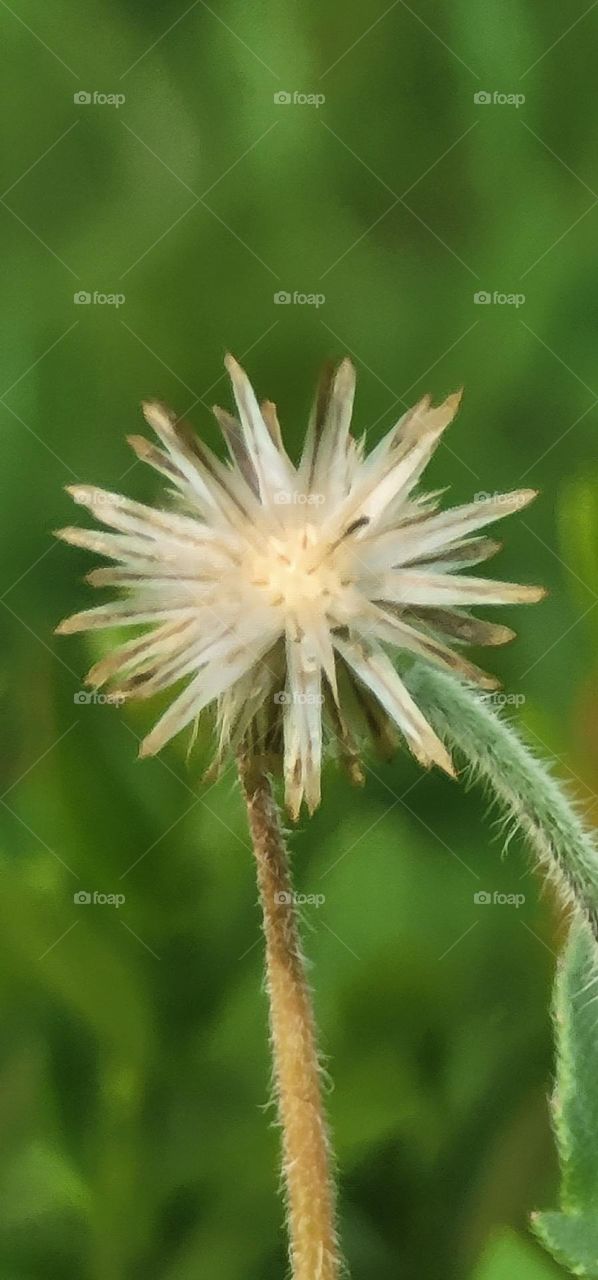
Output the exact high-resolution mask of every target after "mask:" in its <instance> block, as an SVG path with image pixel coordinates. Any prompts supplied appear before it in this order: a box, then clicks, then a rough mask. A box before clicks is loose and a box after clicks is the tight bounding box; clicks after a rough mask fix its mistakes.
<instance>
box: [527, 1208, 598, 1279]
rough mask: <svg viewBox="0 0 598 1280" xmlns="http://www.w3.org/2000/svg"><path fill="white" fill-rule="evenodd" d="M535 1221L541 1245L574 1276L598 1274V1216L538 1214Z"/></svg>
mask: <svg viewBox="0 0 598 1280" xmlns="http://www.w3.org/2000/svg"><path fill="white" fill-rule="evenodd" d="M532 1224H533V1227H534V1230H535V1232H536V1234H537V1236H538V1238H539V1239H540V1240H541V1241H542V1244H543V1245H545V1246H546V1248H547V1249H548V1250H549V1251H550V1253H551V1254H552V1255H553V1257H554V1258H556V1259H557V1261H558V1262H562V1263H563V1264H564V1266H566V1267H568V1268H569V1270H570V1271H572V1272H573V1275H574V1276H586V1277H588V1278H589V1280H593V1278H594V1277H595V1276H598V1219H596V1218H594V1219H593V1220H592V1219H590V1218H589V1217H587V1216H584V1215H583V1214H567V1213H538V1214H534V1216H533V1218H532Z"/></svg>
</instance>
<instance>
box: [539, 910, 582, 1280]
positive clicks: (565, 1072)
mask: <svg viewBox="0 0 598 1280" xmlns="http://www.w3.org/2000/svg"><path fill="white" fill-rule="evenodd" d="M597 998H598V949H597V947H596V942H595V940H594V939H593V937H592V934H591V932H590V930H589V928H588V927H587V925H586V924H583V923H581V922H579V921H576V922H575V924H574V926H573V928H572V930H571V935H570V938H569V942H568V944H567V948H566V951H565V955H564V959H563V961H562V963H561V964H560V966H559V971H558V974H557V980H556V984H555V1000H554V1020H555V1027H556V1040H557V1083H556V1088H555V1092H554V1096H553V1099H552V1113H553V1123H554V1130H555V1136H556V1141H557V1146H558V1150H559V1157H560V1166H561V1212H560V1213H541V1214H536V1215H534V1218H533V1219H532V1222H533V1226H534V1230H535V1231H536V1233H537V1235H538V1236H539V1238H540V1240H541V1241H542V1243H543V1244H544V1245H545V1246H546V1248H547V1249H549V1250H550V1252H551V1253H552V1254H553V1255H554V1257H555V1258H557V1259H558V1260H559V1261H560V1262H564V1263H565V1265H566V1266H568V1267H569V1268H570V1270H571V1271H572V1272H573V1274H574V1275H577V1276H587V1277H593V1278H594V1280H598V1144H597V1142H596V1133H597V1132H598V1072H597V1069H596V1067H597V1062H598V1006H597V1004H596V1001H597Z"/></svg>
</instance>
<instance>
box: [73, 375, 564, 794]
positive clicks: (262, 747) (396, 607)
mask: <svg viewBox="0 0 598 1280" xmlns="http://www.w3.org/2000/svg"><path fill="white" fill-rule="evenodd" d="M226 367H227V369H228V372H229V374H230V377H231V379H232V385H233V391H234V396H235V400H236V404H237V412H238V418H234V417H232V416H231V415H230V414H228V413H227V412H225V411H224V410H222V409H218V408H217V409H215V413H216V416H217V418H218V421H219V423H220V426H221V428H222V431H223V433H224V436H225V439H226V443H227V446H228V449H229V452H230V462H229V463H225V462H222V461H221V460H220V459H219V458H217V457H216V456H215V455H214V454H213V453H212V451H211V450H210V449H209V448H208V447H207V446H206V445H205V444H204V443H203V442H202V441H201V440H200V439H198V437H197V436H196V434H195V433H194V431H193V430H192V429H191V428H190V427H189V425H188V424H186V423H184V422H181V421H179V420H177V417H176V415H175V414H174V413H172V412H171V411H170V410H169V409H167V408H165V407H164V406H163V405H161V404H158V403H155V402H151V403H148V404H145V405H144V413H145V417H146V419H147V421H148V423H149V424H150V425H151V426H152V427H153V429H154V431H155V432H156V435H157V436H158V437H159V440H160V441H161V444H162V446H163V447H162V448H158V447H156V446H155V445H153V444H151V443H150V442H148V441H147V440H145V439H144V438H141V437H138V436H133V437H131V438H130V443H131V445H132V447H133V449H134V450H135V453H136V454H137V456H138V458H140V459H142V460H143V461H144V462H148V463H149V464H150V466H152V467H154V468H155V469H156V470H157V471H159V472H160V473H161V475H163V476H165V477H166V479H167V480H168V482H169V486H170V490H169V492H170V495H171V497H174V499H175V501H174V503H171V508H169V509H164V508H154V507H149V506H144V505H142V504H140V503H138V502H133V501H130V500H129V499H127V498H123V497H120V496H119V495H117V494H111V493H106V492H104V491H102V490H100V489H96V488H93V487H91V486H86V485H73V486H69V492H70V493H71V494H72V496H73V497H74V499H75V501H76V502H78V503H82V504H84V505H87V506H89V507H90V508H91V509H92V511H93V513H94V515H95V516H96V518H97V519H98V520H99V522H100V523H101V524H103V525H106V526H108V528H109V529H111V530H116V532H110V533H104V532H94V531H91V530H87V529H64V530H62V532H61V534H60V536H61V537H62V538H64V539H65V540H66V541H67V542H71V543H74V544H75V545H76V546H80V547H85V548H87V549H88V550H90V551H96V552H98V553H99V554H100V555H103V556H106V557H107V558H108V559H110V560H113V561H115V562H116V565H115V566H114V567H109V568H102V569H95V570H93V572H92V573H91V574H90V575H89V581H90V582H92V583H93V585H94V586H101V587H104V586H107V587H117V588H122V589H123V590H124V592H125V596H124V598H122V599H118V600H116V601H115V602H113V603H109V604H102V605H100V606H99V608H95V609H88V610H86V611H85V612H83V613H77V614H75V615H74V617H72V618H69V619H68V620H67V621H65V622H63V623H61V625H60V626H59V628H58V630H59V631H60V632H63V633H68V632H74V631H85V630H89V629H97V628H104V627H123V626H133V627H138V626H142V627H150V630H149V631H147V632H146V633H145V634H142V635H139V636H137V637H136V638H135V639H133V640H130V641H129V642H128V643H125V644H121V645H119V647H117V648H116V649H114V651H113V652H112V653H110V654H109V656H108V657H106V658H104V659H103V660H102V661H100V662H99V663H98V664H97V665H96V666H95V667H94V668H93V669H92V671H90V673H89V676H88V682H89V684H90V685H92V686H94V687H95V688H98V687H100V686H101V685H103V684H104V683H105V682H106V681H107V680H114V679H115V678H116V679H117V692H118V693H119V694H120V695H123V696H126V697H138V698H147V697H149V696H150V695H152V694H154V693H157V692H158V691H159V690H163V689H166V688H168V687H169V686H171V685H174V684H176V683H178V681H180V680H183V679H184V678H187V680H188V683H187V684H186V686H185V687H184V688H183V690H182V692H178V694H177V696H176V697H175V698H174V701H173V702H172V703H171V705H170V706H169V708H168V710H167V711H166V712H165V714H164V715H163V716H162V718H161V719H160V720H159V721H158V723H157V724H156V726H155V728H154V729H153V730H152V732H151V733H150V734H149V735H148V737H147V738H146V739H145V740H144V742H143V743H142V746H141V754H142V755H152V754H154V753H155V752H157V751H159V750H160V748H161V747H163V746H164V744H165V743H166V742H168V740H169V739H170V738H173V737H174V736H175V734H178V733H180V731H181V730H182V729H184V728H185V726H187V725H189V724H191V723H192V722H196V720H197V717H198V716H199V714H200V712H201V711H202V710H203V709H204V708H205V707H207V706H208V704H210V703H216V711H217V724H218V733H219V750H218V759H219V760H220V759H222V757H223V756H224V755H225V754H226V752H227V751H228V750H230V749H232V750H235V749H238V748H239V747H241V746H243V747H245V748H246V749H248V750H250V751H251V752H253V753H254V754H257V755H259V756H260V757H261V758H262V759H266V760H270V761H275V760H276V759H277V758H278V759H283V760H284V777H285V794H286V803H287V807H288V809H289V811H290V813H291V814H292V816H294V817H296V816H297V814H298V813H299V810H300V807H301V802H302V800H303V799H304V798H305V800H306V802H307V805H308V808H309V810H310V811H311V810H313V809H314V808H315V806H316V805H317V804H318V802H319V799H320V768H321V758H322V739H323V733H324V732H326V733H327V734H328V735H329V736H330V737H331V738H335V739H336V740H337V741H338V742H339V743H340V746H341V752H342V754H343V756H344V757H345V760H346V762H347V764H348V766H349V769H350V771H351V772H352V774H353V775H356V776H359V770H360V766H359V762H358V756H357V748H356V745H355V742H356V740H355V738H354V736H353V733H352V731H351V729H350V727H349V726H350V724H351V725H353V726H355V725H357V729H358V732H359V726H360V725H361V726H362V727H365V728H367V729H368V730H369V731H370V732H371V733H372V734H373V735H374V737H375V738H376V739H377V740H378V745H382V746H384V745H385V744H388V743H390V742H391V740H392V739H393V738H394V735H395V733H396V730H398V731H399V732H400V734H402V736H403V737H404V739H405V740H406V742H407V743H408V745H409V747H410V749H411V751H412V752H413V754H414V755H415V756H416V757H417V759H418V760H419V761H421V763H422V764H424V765H430V764H438V765H440V766H441V768H443V769H445V770H446V771H447V772H448V773H452V772H453V766H452V763H451V759H450V757H449V755H448V752H447V751H446V749H445V747H444V746H443V744H442V742H441V741H440V739H439V738H438V737H437V735H436V734H435V733H434V731H433V730H432V728H431V727H430V725H429V724H428V722H427V721H426V719H425V718H424V716H423V715H422V713H421V712H420V710H419V709H418V707H417V705H416V704H415V702H414V701H413V699H412V698H411V696H410V695H409V693H408V692H407V689H406V688H405V685H404V683H403V681H402V680H401V678H400V675H399V674H398V673H397V671H396V670H395V667H394V665H393V663H392V661H391V658H390V656H389V654H390V652H391V651H397V650H400V651H402V652H403V654H404V655H408V656H411V657H414V656H416V657H420V658H424V659H427V660H429V661H430V662H433V663H436V664H438V665H440V666H442V667H445V668H448V669H450V670H451V671H453V672H455V673H456V674H457V675H460V676H462V677H463V678H465V679H467V680H472V681H476V682H478V683H479V684H480V685H482V687H484V688H491V687H493V686H495V683H496V682H495V681H494V680H493V679H492V678H491V677H488V676H486V675H485V674H484V673H483V672H481V671H480V670H479V669H478V668H477V667H475V666H474V665H473V664H472V663H471V662H468V661H467V660H466V659H465V658H464V657H463V656H462V653H461V652H460V646H461V645H463V644H475V645H497V644H503V643H504V642H506V641H507V640H509V639H511V638H512V636H513V634H514V633H513V632H512V631H511V630H510V629H509V628H507V627H504V626H501V625H498V624H496V623H493V622H488V621H482V620H479V619H476V618H473V617H472V616H471V615H470V613H469V607H470V606H471V605H501V604H513V603H516V604H522V603H526V602H531V601H535V600H539V599H540V598H541V596H542V595H543V591H542V590H541V589H540V588H538V587H532V586H518V585H516V584H514V583H505V582H494V581H491V580H489V579H486V578H480V577H469V576H465V577H463V576H461V572H460V571H461V570H462V569H464V568H470V567H471V566H473V565H476V564H478V563H480V562H482V561H484V560H486V559H488V557H489V556H491V555H493V554H494V552H495V551H497V550H498V549H499V544H498V543H496V542H494V541H492V540H491V539H489V538H487V537H484V536H482V537H479V536H476V535H477V531H478V530H480V529H482V528H483V527H484V526H485V525H488V524H490V523H491V522H492V521H494V520H497V519H501V518H502V517H503V516H506V515H509V514H510V513H511V512H513V511H518V510H520V509H521V508H522V507H523V506H525V505H526V503H528V502H529V501H531V499H532V498H533V497H534V496H535V491H534V490H531V489H524V490H518V491H517V492H515V493H509V494H493V495H490V496H485V497H484V498H482V499H478V500H477V501H474V502H472V503H468V504H467V505H465V506H460V507H454V508H452V509H451V510H448V511H440V510H439V509H438V508H439V502H438V494H421V493H418V492H417V485H418V482H419V479H420V476H421V474H422V472H423V470H424V467H425V466H426V464H427V462H428V460H429V459H430V457H431V455H432V453H433V452H434V449H435V448H436V446H437V444H438V442H439V440H440V438H441V435H442V433H443V431H444V430H445V428H446V427H447V426H448V424H449V423H450V422H451V421H452V419H453V417H454V415H455V413H456V411H457V408H458V406H459V400H460V395H459V394H455V395H451V396H449V397H448V399H446V400H445V401H444V403H443V404H441V405H439V406H437V407H434V406H433V405H432V404H431V402H430V398H429V397H428V396H425V397H424V399H423V400H420V402H419V403H418V404H416V405H415V407H414V408H412V409H410V410H409V412H407V413H405V414H404V415H403V417H402V418H401V419H400V421H399V422H398V423H397V424H396V426H394V427H393V428H392V430H391V431H389V432H388V434H387V435H386V436H385V437H384V439H382V440H381V441H380V443H379V444H377V445H376V446H375V447H374V448H373V449H372V451H371V452H370V453H366V451H365V443H364V440H363V439H361V440H356V439H355V438H354V437H353V436H352V435H351V434H350V425H351V414H352V407H353V396H354V391H355V371H354V369H353V366H352V364H351V363H350V361H349V360H343V362H342V363H341V365H340V366H339V367H338V369H336V371H335V370H333V369H332V368H330V369H327V370H326V371H325V374H324V375H323V378H322V381H321V384H320V388H319V391H318V394H317V397H316V401H315V404H314V408H313V410H312V414H311V418H310V422H309V426H308V430H307V436H306V440H305V445H304V448H303V453H302V456H301V461H300V462H299V465H298V466H295V465H294V464H293V463H292V462H291V460H290V458H289V457H288V455H287V453H286V452H285V449H284V445H283V442H282V438H281V434H280V428H279V425H278V420H277V416H276V408H275V406H274V405H273V404H272V403H270V402H268V401H266V402H265V403H264V404H262V405H261V407H260V405H259V404H258V402H257V400H256V397H255V395H254V392H253V390H252V387H251V385H250V383H249V381H248V379H247V377H246V375H245V373H244V372H243V370H242V369H241V367H240V366H239V365H238V364H237V362H236V360H234V359H233V357H232V356H228V357H227V360H226ZM472 535H473V536H472ZM447 640H448V641H452V642H454V644H455V646H456V647H455V648H451V647H450V646H449V644H447ZM283 695H284V696H283Z"/></svg>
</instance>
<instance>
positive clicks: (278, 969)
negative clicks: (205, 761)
mask: <svg viewBox="0 0 598 1280" xmlns="http://www.w3.org/2000/svg"><path fill="white" fill-rule="evenodd" d="M239 775H240V778H241V783H242V786H243V791H244V794H245V799H246V802H247V813H248V817H249V828H250V832H251V837H252V841H253V849H254V853H255V860H256V864H257V880H258V887H259V893H260V901H261V906H262V912H263V925H264V935H265V939H266V978H267V991H268V997H269V1005H270V1037H271V1044H272V1055H273V1068H274V1084H275V1089H276V1100H277V1106H278V1116H279V1121H280V1125H281V1129H282V1148H283V1173H284V1180H285V1188H286V1201H287V1209H288V1227H289V1237H290V1257H291V1263H292V1268H293V1272H292V1274H293V1280H338V1277H339V1276H340V1275H341V1270H342V1267H341V1259H340V1253H339V1247H338V1241H337V1238H336V1230H335V1187H334V1182H333V1178H332V1172H331V1154H330V1147H329V1141H328V1132H327V1127H326V1120H325V1116H324V1110H323V1106H322V1093H321V1087H320V1068H319V1063H318V1053H317V1047H316V1031H315V1022H314V1015H313V1010H312V1004H311V995H310V991H309V987H308V984H307V980H306V976H305V965H304V960H303V956H302V954H301V945H300V940H299V931H298V927H297V916H296V908H295V904H294V900H293V888H292V881H291V874H290V869H289V861H288V855H287V850H286V846H285V841H284V837H283V834H282V829H281V824H280V816H279V812H278V808H277V805H276V802H275V800H274V797H273V795H272V789H271V786H270V783H269V781H268V778H267V777H266V776H265V774H264V773H262V772H261V771H260V770H259V769H258V768H257V766H256V765H255V764H254V763H253V762H252V761H251V760H250V759H249V757H247V756H243V757H240V758H239Z"/></svg>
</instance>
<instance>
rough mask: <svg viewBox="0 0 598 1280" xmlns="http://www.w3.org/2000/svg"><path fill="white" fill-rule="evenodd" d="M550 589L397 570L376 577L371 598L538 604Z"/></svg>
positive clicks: (401, 601) (397, 601) (409, 601)
mask: <svg viewBox="0 0 598 1280" xmlns="http://www.w3.org/2000/svg"><path fill="white" fill-rule="evenodd" d="M545 594H546V592H545V591H544V589H543V587H532V586H525V585H523V584H521V583H518V582H495V581H493V580H492V579H491V578H461V577H456V576H453V574H450V573H428V571H427V569H426V568H425V566H422V567H421V568H420V569H417V570H416V569H413V570H409V569H397V570H395V571H394V572H393V571H391V572H390V573H386V574H381V575H380V576H379V578H378V579H372V583H371V586H368V595H369V596H370V598H371V599H380V600H390V601H392V602H393V603H395V604H405V605H410V604H423V605H436V604H440V605H459V604H488V605H490V604H492V605H495V604H535V603H536V602H537V601H538V600H542V599H543V598H544V596H545Z"/></svg>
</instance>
